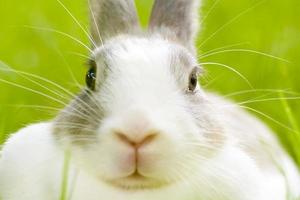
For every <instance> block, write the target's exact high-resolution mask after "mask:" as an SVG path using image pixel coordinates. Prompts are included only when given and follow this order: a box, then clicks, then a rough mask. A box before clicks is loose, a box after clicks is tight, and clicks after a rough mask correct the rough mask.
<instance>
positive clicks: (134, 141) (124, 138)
mask: <svg viewBox="0 0 300 200" xmlns="http://www.w3.org/2000/svg"><path fill="white" fill-rule="evenodd" d="M115 134H116V136H117V138H118V139H119V140H120V141H121V142H123V143H124V144H127V145H129V146H131V147H133V148H135V149H139V148H140V147H142V146H145V145H147V144H149V143H151V142H152V141H153V140H155V138H156V137H157V135H158V134H157V133H156V132H148V133H145V134H143V135H142V137H138V138H131V137H130V136H129V135H127V134H125V133H122V132H116V133H115Z"/></svg>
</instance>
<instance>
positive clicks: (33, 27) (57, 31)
mask: <svg viewBox="0 0 300 200" xmlns="http://www.w3.org/2000/svg"><path fill="white" fill-rule="evenodd" d="M23 27H25V28H30V29H34V30H39V31H48V32H52V33H57V34H60V35H63V36H65V37H68V38H70V39H72V40H73V41H75V42H77V43H78V44H80V45H82V46H83V47H85V48H86V49H87V50H88V51H89V52H90V53H93V50H92V49H91V48H90V47H88V46H87V45H86V44H84V43H83V42H82V41H80V40H79V39H77V38H75V37H74V36H72V35H69V34H67V33H64V32H62V31H59V30H55V29H52V28H47V27H37V26H28V25H24V26H23Z"/></svg>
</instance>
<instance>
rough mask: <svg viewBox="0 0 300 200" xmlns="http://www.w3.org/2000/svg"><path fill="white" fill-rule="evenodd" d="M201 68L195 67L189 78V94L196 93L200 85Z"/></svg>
mask: <svg viewBox="0 0 300 200" xmlns="http://www.w3.org/2000/svg"><path fill="white" fill-rule="evenodd" d="M198 75H199V68H198V67H195V68H194V69H193V71H192V72H191V75H190V78H189V88H188V90H189V92H194V91H195V89H196V87H197V84H198Z"/></svg>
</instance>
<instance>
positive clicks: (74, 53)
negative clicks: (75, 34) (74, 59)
mask: <svg viewBox="0 0 300 200" xmlns="http://www.w3.org/2000/svg"><path fill="white" fill-rule="evenodd" d="M67 53H69V54H72V55H76V56H80V57H82V58H85V59H90V57H89V56H87V55H84V54H82V53H78V52H74V51H68V52H67Z"/></svg>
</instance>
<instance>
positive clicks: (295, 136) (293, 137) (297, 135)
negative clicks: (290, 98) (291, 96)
mask: <svg viewBox="0 0 300 200" xmlns="http://www.w3.org/2000/svg"><path fill="white" fill-rule="evenodd" d="M279 96H280V98H281V103H282V106H283V108H284V111H285V113H286V115H287V117H288V120H289V123H290V125H291V127H292V128H293V129H294V130H295V132H294V133H290V134H287V137H288V138H289V140H290V141H289V142H291V145H292V150H293V153H294V154H295V159H296V162H297V163H298V166H299V164H300V149H299V146H298V145H299V144H300V128H299V125H298V122H297V120H296V118H295V116H294V114H293V112H292V110H291V107H290V105H289V103H288V102H287V100H286V99H285V95H284V94H283V92H280V93H279Z"/></svg>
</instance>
